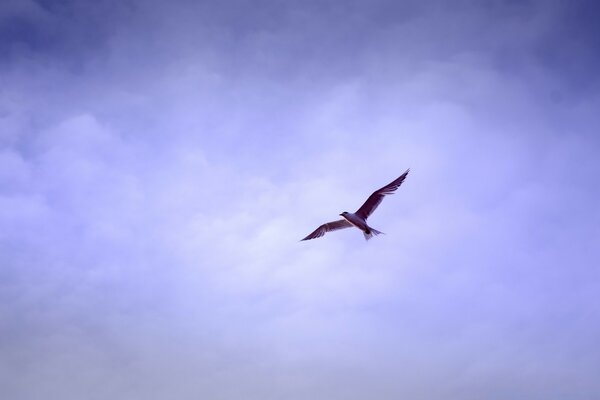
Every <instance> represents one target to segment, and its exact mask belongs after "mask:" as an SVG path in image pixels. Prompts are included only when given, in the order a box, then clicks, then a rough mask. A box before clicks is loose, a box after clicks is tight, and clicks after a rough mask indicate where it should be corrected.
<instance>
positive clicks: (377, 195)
mask: <svg viewBox="0 0 600 400" xmlns="http://www.w3.org/2000/svg"><path fill="white" fill-rule="evenodd" d="M409 171H410V169H407V170H406V172H404V173H403V174H402V175H400V177H398V179H396V180H395V181H393V182H390V183H389V184H387V185H385V186H384V187H382V188H381V189H379V190H376V191H374V192H373V194H372V195H370V196H369V198H368V199H367V201H365V204H363V205H362V206H361V207H360V208H359V209H358V211H356V213H355V214H356V215H358V216H359V217H361V218H363V219H367V218H369V215H371V214H372V213H373V211H375V209H376V208H377V206H379V204H381V202H382V201H383V197H384V196H386V195H388V194H393V193H394V191H395V190H396V189H398V188H399V187H400V185H402V182H404V179H406V175H408V172H409Z"/></svg>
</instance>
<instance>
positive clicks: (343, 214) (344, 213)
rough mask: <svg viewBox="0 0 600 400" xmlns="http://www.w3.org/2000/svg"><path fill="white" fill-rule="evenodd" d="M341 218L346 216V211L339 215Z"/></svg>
mask: <svg viewBox="0 0 600 400" xmlns="http://www.w3.org/2000/svg"><path fill="white" fill-rule="evenodd" d="M340 215H341V216H342V217H343V216H345V215H348V211H344V212H343V213H341V214H340Z"/></svg>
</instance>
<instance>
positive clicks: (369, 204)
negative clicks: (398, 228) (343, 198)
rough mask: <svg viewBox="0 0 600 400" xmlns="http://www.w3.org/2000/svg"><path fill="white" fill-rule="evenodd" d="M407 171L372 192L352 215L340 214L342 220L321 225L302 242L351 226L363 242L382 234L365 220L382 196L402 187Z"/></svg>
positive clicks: (345, 212) (347, 213)
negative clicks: (361, 233)
mask: <svg viewBox="0 0 600 400" xmlns="http://www.w3.org/2000/svg"><path fill="white" fill-rule="evenodd" d="M409 171H410V169H407V170H406V172H404V173H403V174H402V175H400V177H398V179H396V180H394V181H393V182H391V183H388V184H387V185H385V186H384V187H382V188H381V189H379V190H376V191H374V192H373V194H372V195H370V196H369V198H368V199H367V201H365V204H363V205H362V206H361V207H360V208H359V209H358V211H356V212H355V213H354V214H353V213H349V212H347V211H344V212H343V213H341V214H340V215H341V216H342V217H343V219H340V220H338V221H333V222H328V223H326V224H323V225H321V226H320V227H318V228H317V229H315V231H314V232H313V233H311V234H310V235H308V236H307V237H305V238H304V239H302V240H310V239H316V238H320V237H321V236H323V235H324V234H325V233H326V232H331V231H337V230H339V229H345V228H351V227H353V226H355V227H357V228H358V229H360V230H361V231H362V232H363V234H364V235H365V240H369V239H371V238H372V237H373V235H379V234H380V233H383V232H379V231H378V230H376V229H373V228H371V227H370V226H369V225H368V224H367V218H369V216H370V215H371V214H372V213H373V211H375V209H376V208H377V206H379V204H381V202H382V201H383V197H384V196H386V195H388V194H394V192H395V191H396V189H398V188H399V187H400V185H402V182H404V179H406V175H408V172H409ZM302 240H301V241H302Z"/></svg>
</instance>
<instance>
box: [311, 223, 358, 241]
mask: <svg viewBox="0 0 600 400" xmlns="http://www.w3.org/2000/svg"><path fill="white" fill-rule="evenodd" d="M351 226H352V224H351V223H350V222H348V221H346V220H345V219H340V220H339V221H333V222H328V223H326V224H323V225H321V226H320V227H318V228H317V229H315V231H314V232H313V233H311V234H310V235H308V236H307V237H305V238H304V239H302V240H310V239H316V238H320V237H321V236H323V235H324V234H325V233H326V232H331V231H337V230H338V229H344V228H350V227H351ZM302 240H301V241H302Z"/></svg>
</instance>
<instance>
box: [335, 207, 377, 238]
mask: <svg viewBox="0 0 600 400" xmlns="http://www.w3.org/2000/svg"><path fill="white" fill-rule="evenodd" d="M340 215H341V216H342V217H344V219H345V220H346V221H348V222H350V224H352V225H353V226H355V227H357V228H358V229H360V230H361V231H362V232H363V234H364V235H365V239H367V240H369V239H371V237H373V235H379V234H380V233H383V232H379V231H378V230H376V229H373V228H371V227H370V226H369V225H368V224H367V220H365V219H363V218H361V217H359V216H358V215H356V214H353V213H349V212H348V211H344V212H343V213H341V214H340Z"/></svg>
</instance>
